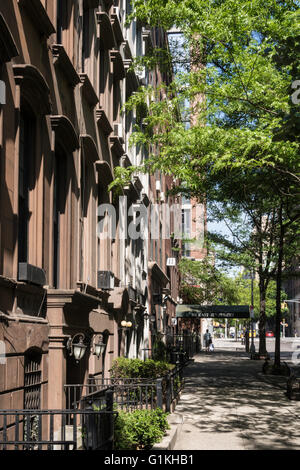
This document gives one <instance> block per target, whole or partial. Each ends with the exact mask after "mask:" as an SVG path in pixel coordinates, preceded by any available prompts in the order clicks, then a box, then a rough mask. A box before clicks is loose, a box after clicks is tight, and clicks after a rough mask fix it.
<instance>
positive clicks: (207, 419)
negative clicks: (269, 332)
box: [168, 348, 300, 450]
mask: <svg viewBox="0 0 300 470" xmlns="http://www.w3.org/2000/svg"><path fill="white" fill-rule="evenodd" d="M262 364H263V361H251V360H250V359H249V356H248V355H246V354H245V353H244V352H241V351H236V350H235V348H232V349H231V350H229V349H226V350H218V349H217V350H215V352H213V353H204V352H202V353H200V354H199V355H197V356H196V357H195V361H194V362H192V363H190V364H189V365H188V366H187V368H186V369H185V381H186V383H185V388H184V390H183V392H182V395H181V398H180V400H179V403H178V405H177V407H176V410H175V412H174V413H173V414H172V415H171V416H170V422H171V430H170V433H169V435H170V436H172V444H171V447H168V448H169V449H170V448H173V449H174V450H279V449H280V450H283V449H286V450H300V432H299V429H300V402H297V401H290V400H288V398H287V397H286V396H285V393H284V384H283V382H284V381H285V379H281V382H282V380H283V382H282V383H281V385H280V384H278V386H277V382H276V381H275V382H274V381H272V380H271V381H270V380H269V377H268V378H266V377H265V376H264V375H263V374H262V372H261V370H262ZM279 382H280V378H279ZM174 436H175V437H174Z"/></svg>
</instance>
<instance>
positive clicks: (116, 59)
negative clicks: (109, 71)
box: [109, 49, 126, 80]
mask: <svg viewBox="0 0 300 470" xmlns="http://www.w3.org/2000/svg"><path fill="white" fill-rule="evenodd" d="M109 53H110V60H111V61H112V64H113V74H114V78H115V79H117V80H123V79H124V78H125V76H126V72H125V67H124V62H123V58H122V56H121V53H120V51H118V50H115V49H114V50H112V51H110V52H109Z"/></svg>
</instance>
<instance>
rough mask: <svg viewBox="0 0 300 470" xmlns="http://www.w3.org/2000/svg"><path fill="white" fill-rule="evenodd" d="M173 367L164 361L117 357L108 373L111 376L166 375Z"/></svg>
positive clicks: (141, 376)
mask: <svg viewBox="0 0 300 470" xmlns="http://www.w3.org/2000/svg"><path fill="white" fill-rule="evenodd" d="M173 367H174V366H173V364H169V363H168V362H164V361H154V360H153V359H147V360H146V361H142V360H141V359H128V358H125V357H118V358H117V359H115V360H114V361H113V364H112V368H111V372H110V374H111V377H113V378H157V377H162V376H163V375H166V374H167V373H168V372H169V371H170V369H172V368H173Z"/></svg>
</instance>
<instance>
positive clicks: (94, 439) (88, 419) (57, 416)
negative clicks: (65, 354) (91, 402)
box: [0, 406, 117, 450]
mask: <svg viewBox="0 0 300 470" xmlns="http://www.w3.org/2000/svg"><path fill="white" fill-rule="evenodd" d="M116 415H117V413H116V412H113V411H96V410H94V409H93V408H92V407H91V406H90V407H87V408H86V409H84V410H0V450H77V449H86V450H111V449H113V439H114V419H115V417H116ZM67 422H72V425H68V424H67Z"/></svg>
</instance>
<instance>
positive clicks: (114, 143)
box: [109, 135, 125, 158]
mask: <svg viewBox="0 0 300 470" xmlns="http://www.w3.org/2000/svg"><path fill="white" fill-rule="evenodd" d="M109 141H110V145H111V150H112V151H113V152H114V153H115V155H116V156H117V157H118V158H120V157H122V155H124V153H125V150H124V147H123V142H124V141H123V139H122V137H119V136H117V135H112V136H111V137H110V138H109Z"/></svg>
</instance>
